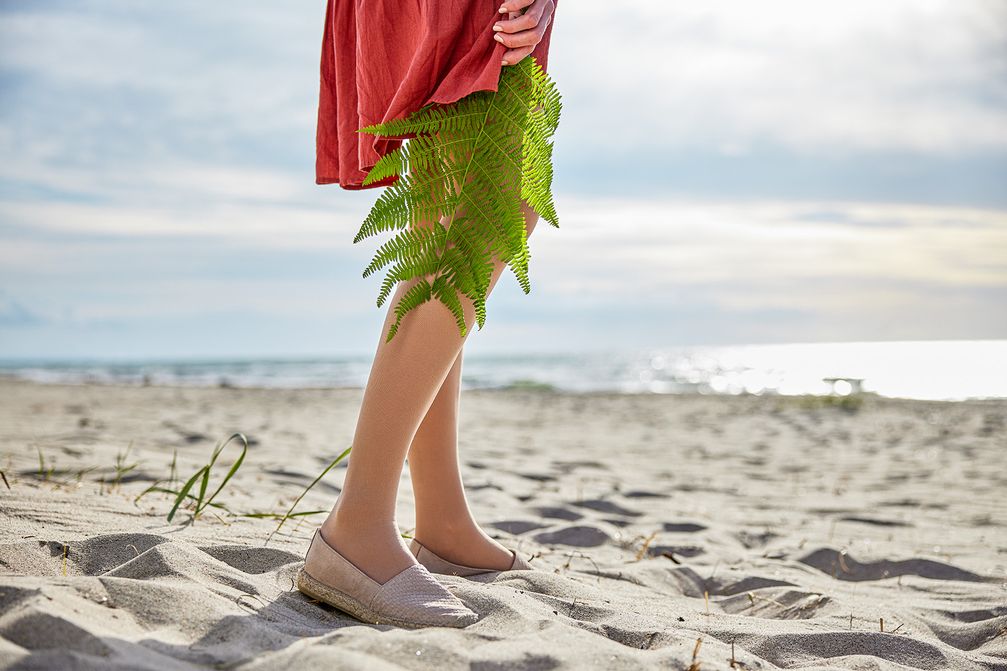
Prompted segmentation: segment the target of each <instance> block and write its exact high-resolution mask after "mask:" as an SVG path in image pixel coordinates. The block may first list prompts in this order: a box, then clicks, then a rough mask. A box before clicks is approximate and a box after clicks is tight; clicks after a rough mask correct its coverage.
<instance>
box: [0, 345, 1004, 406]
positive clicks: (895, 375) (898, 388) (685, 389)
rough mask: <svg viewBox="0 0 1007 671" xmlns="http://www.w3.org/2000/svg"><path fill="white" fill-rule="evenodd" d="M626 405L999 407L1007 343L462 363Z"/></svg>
mask: <svg viewBox="0 0 1007 671" xmlns="http://www.w3.org/2000/svg"><path fill="white" fill-rule="evenodd" d="M371 360H372V356H370V355H368V356H365V355H357V356H318V357H251V358H234V359H227V358H185V359H145V360H87V359H75V360H0V375H6V376H12V377H16V378H22V379H28V380H34V381H37V382H43V383H64V384H65V383H70V384H95V383H99V384H101V383H113V384H134V385H192V386H225V387H226V386H231V387H363V386H364V385H365V384H366V382H367V376H368V373H369V371H370V365H371ZM515 387H521V388H532V389H555V390H558V391H566V392H574V393H580V392H610V393H625V394H639V393H645V394H695V393H698V394H781V395H802V394H815V395H828V394H834V395H848V394H857V393H861V392H863V393H872V394H878V395H881V396H886V397H896V398H911V399H925V400H964V399H977V398H987V399H988V398H1007V340H955V341H898V342H895V341H890V342H843V343H792V344H774V345H734V346H715V347H699V346H690V347H661V348H643V349H635V350H611V351H593V352H580V353H563V354H556V353H535V352H521V353H513V354H488V353H470V352H469V351H466V353H465V358H464V359H463V364H462V388H463V390H464V389H501V388H515Z"/></svg>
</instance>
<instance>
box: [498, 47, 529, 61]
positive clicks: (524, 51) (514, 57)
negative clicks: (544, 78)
mask: <svg viewBox="0 0 1007 671" xmlns="http://www.w3.org/2000/svg"><path fill="white" fill-rule="evenodd" d="M533 51H535V47H533V46H532V47H521V48H520V49H508V50H507V51H505V52H504V55H503V59H502V63H503V65H514V64H515V63H517V62H518V61H520V60H521V59H523V58H524V57H525V56H527V55H529V54H530V53H531V52H533Z"/></svg>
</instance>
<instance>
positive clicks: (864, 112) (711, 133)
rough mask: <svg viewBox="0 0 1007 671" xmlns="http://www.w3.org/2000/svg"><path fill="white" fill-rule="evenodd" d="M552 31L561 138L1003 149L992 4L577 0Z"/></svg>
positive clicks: (734, 146)
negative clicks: (563, 104) (562, 106)
mask: <svg viewBox="0 0 1007 671" xmlns="http://www.w3.org/2000/svg"><path fill="white" fill-rule="evenodd" d="M553 40H554V42H553V45H554V46H553V47H552V50H551V53H550V69H551V70H553V72H554V74H555V76H556V78H557V81H558V83H559V85H560V88H561V90H562V91H563V92H564V96H565V100H567V101H569V107H568V110H565V111H568V112H569V113H568V114H567V115H566V116H567V120H568V124H567V127H566V128H564V129H563V132H564V133H566V134H567V137H570V136H575V137H577V138H579V139H581V140H582V141H585V142H591V143H596V144H597V145H600V146H606V147H607V146H616V147H619V146H623V147H625V148H627V149H629V148H631V147H633V146H657V147H666V148H675V147H681V146H685V145H693V146H695V145H707V146H721V147H723V148H724V151H725V153H729V154H738V153H743V152H745V151H747V150H750V149H752V148H754V146H755V145H756V144H758V143H764V142H770V143H780V144H782V145H784V146H787V147H789V148H791V149H794V150H797V151H803V152H831V153H848V152H856V151H863V150H879V149H880V150H911V151H918V152H927V153H935V154H956V153H960V152H962V151H974V150H983V149H987V150H998V151H1003V150H1004V149H1007V123H1005V118H1004V113H1003V110H1004V106H1005V104H1007V78H1005V74H1007V60H1005V59H1007V10H1005V9H1004V6H1003V5H1002V4H997V2H996V1H995V0H986V1H984V0H969V1H962V0H887V1H886V2H875V1H872V0H851V1H848V2H843V3H835V2H833V3H824V2H807V1H806V0H767V1H765V2H759V3H752V2H744V1H741V0H711V1H708V2H702V3H681V2H661V1H659V0H652V1H649V2H634V3H611V2H606V1H604V0H578V2H576V3H573V2H569V3H566V4H564V3H560V6H559V7H558V9H557V15H556V24H555V28H554V37H553ZM574 125H575V126H576V127H571V126H574ZM561 126H562V124H561Z"/></svg>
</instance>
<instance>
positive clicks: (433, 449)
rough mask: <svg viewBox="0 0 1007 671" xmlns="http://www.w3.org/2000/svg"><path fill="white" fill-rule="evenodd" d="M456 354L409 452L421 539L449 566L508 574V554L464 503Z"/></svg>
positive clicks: (416, 533)
mask: <svg viewBox="0 0 1007 671" xmlns="http://www.w3.org/2000/svg"><path fill="white" fill-rule="evenodd" d="M463 356H464V349H463V350H462V351H460V352H459V353H458V357H457V358H456V359H455V362H454V365H453V366H451V371H450V372H449V373H448V376H447V378H446V379H445V380H444V384H442V385H441V388H440V391H439V392H438V393H437V397H436V398H435V399H434V402H433V405H431V406H430V409H429V410H427V414H426V417H424V418H423V422H422V423H421V424H420V428H419V430H417V432H416V435H415V436H414V437H413V442H412V445H411V446H410V448H409V454H408V457H407V459H408V462H409V474H410V477H411V479H412V484H413V495H414V497H415V500H416V530H415V534H414V535H415V536H416V538H417V540H419V541H420V542H421V543H423V544H424V545H425V546H426V547H428V548H430V549H431V550H432V551H434V552H435V553H437V554H438V555H440V556H441V557H443V558H444V559H447V560H448V561H452V562H455V563H457V564H464V565H467V566H477V567H479V568H487V569H496V570H501V571H502V570H506V569H508V568H510V565H511V561H512V559H513V557H512V556H511V554H510V551H509V550H508V549H507V548H505V547H504V546H502V545H500V544H499V543H497V542H496V541H495V540H493V539H492V538H490V537H489V536H487V535H486V533H485V532H484V531H483V530H482V529H481V528H480V527H479V525H478V524H477V523H476V521H475V519H474V518H473V517H472V512H471V511H470V510H469V507H468V501H467V500H466V498H465V488H464V485H463V484H462V475H461V469H460V468H459V464H458V402H459V396H460V392H461V373H462V357H463Z"/></svg>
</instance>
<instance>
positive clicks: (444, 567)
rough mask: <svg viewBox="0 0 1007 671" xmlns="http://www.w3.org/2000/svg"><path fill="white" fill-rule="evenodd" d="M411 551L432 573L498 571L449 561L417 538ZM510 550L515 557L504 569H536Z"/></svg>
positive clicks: (475, 573) (460, 573)
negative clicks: (508, 566)
mask: <svg viewBox="0 0 1007 671" xmlns="http://www.w3.org/2000/svg"><path fill="white" fill-rule="evenodd" d="M409 551H410V552H412V553H413V556H414V557H416V559H417V560H418V561H419V562H420V563H421V564H423V566H425V567H427V569H428V570H429V571H430V572H431V573H441V574H444V575H457V576H462V577H467V576H470V575H479V574H480V573H496V572H498V569H493V568H476V567H474V566H465V565H464V564H455V563H454V562H449V561H448V560H447V559H444V558H443V557H441V556H440V555H438V554H437V553H435V552H434V551H433V550H431V549H430V548H428V547H427V546H425V545H423V544H422V543H420V542H419V541H418V540H416V539H415V538H414V539H412V540H411V541H410V542H409ZM510 552H511V554H512V555H514V559H513V560H512V561H511V565H510V568H507V569H504V570H505V571H527V570H534V569H533V567H532V565H531V564H529V563H528V562H526V561H525V560H524V559H522V558H521V557H520V556H519V555H518V553H517V552H515V551H514V550H511V551H510Z"/></svg>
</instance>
